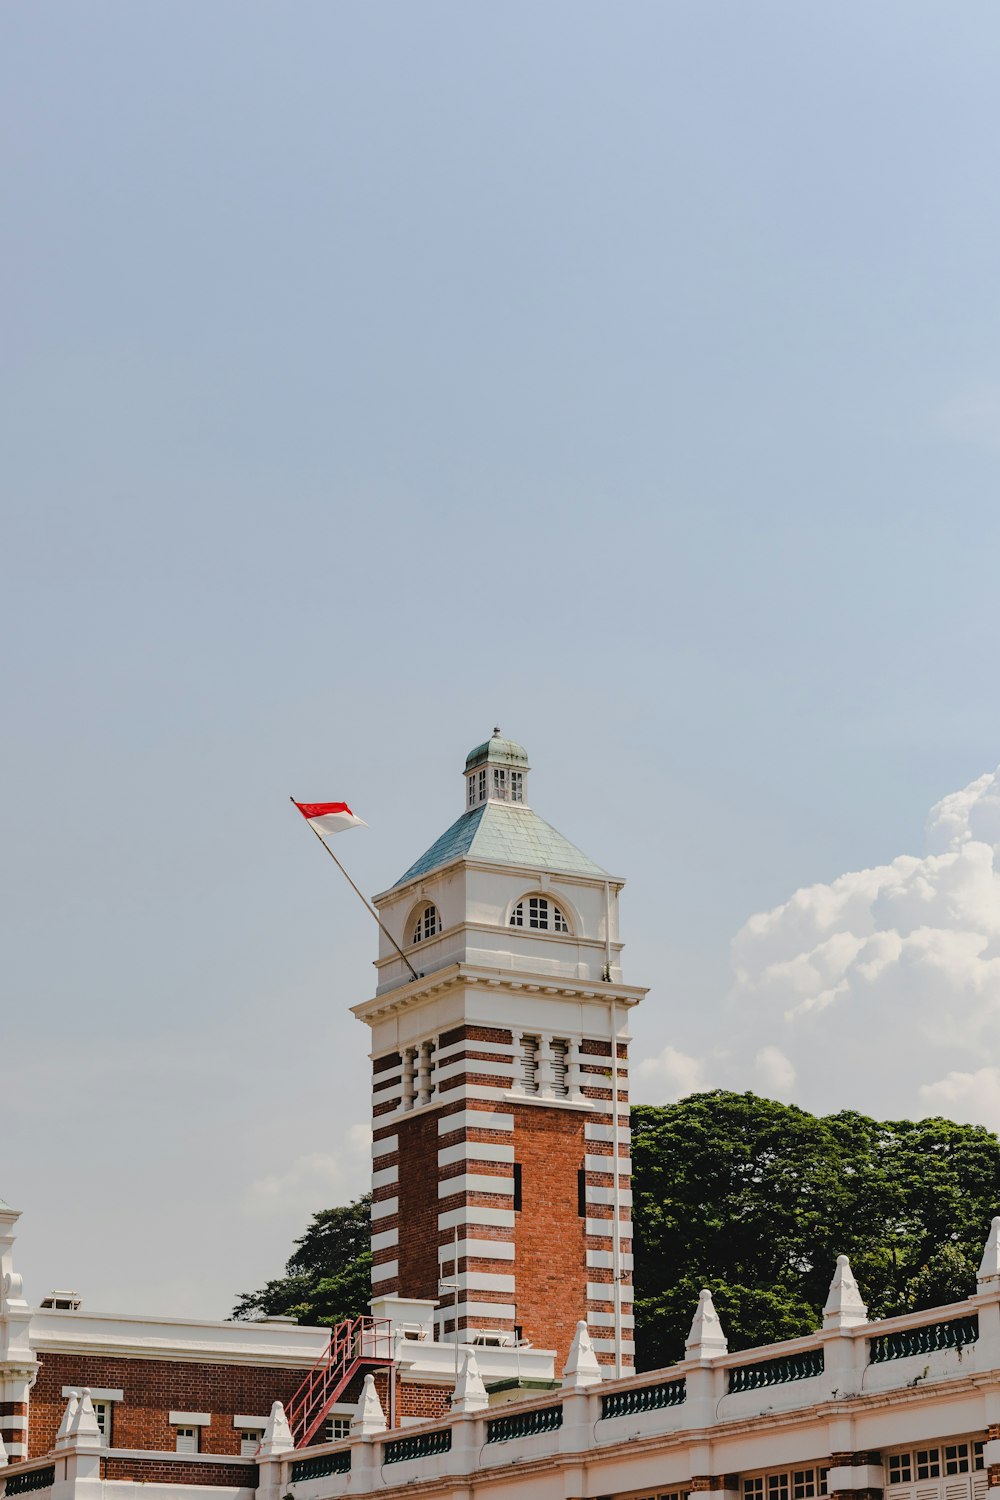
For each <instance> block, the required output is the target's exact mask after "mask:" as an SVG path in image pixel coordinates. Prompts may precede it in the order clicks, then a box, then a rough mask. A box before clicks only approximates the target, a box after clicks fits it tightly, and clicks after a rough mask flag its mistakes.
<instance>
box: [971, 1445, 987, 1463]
mask: <svg viewBox="0 0 1000 1500" xmlns="http://www.w3.org/2000/svg"><path fill="white" fill-rule="evenodd" d="M984 1447H985V1444H984V1443H973V1445H972V1467H973V1468H974V1469H985V1467H986V1461H985V1459H984V1458H983V1448H984Z"/></svg>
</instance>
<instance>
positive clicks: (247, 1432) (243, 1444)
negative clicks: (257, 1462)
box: [240, 1427, 260, 1458]
mask: <svg viewBox="0 0 1000 1500" xmlns="http://www.w3.org/2000/svg"><path fill="white" fill-rule="evenodd" d="M259 1444H260V1433H259V1432H257V1431H256V1429H253V1430H251V1429H250V1428H249V1427H248V1428H245V1429H244V1431H243V1432H241V1433H240V1458H253V1457H254V1456H255V1454H256V1452H257V1448H258V1445H259Z"/></svg>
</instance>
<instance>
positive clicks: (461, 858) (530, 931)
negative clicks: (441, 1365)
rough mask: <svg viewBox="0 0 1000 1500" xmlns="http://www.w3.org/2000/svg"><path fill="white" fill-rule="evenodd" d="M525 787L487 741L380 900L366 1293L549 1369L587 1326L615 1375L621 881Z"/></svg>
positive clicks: (624, 1295)
mask: <svg viewBox="0 0 1000 1500" xmlns="http://www.w3.org/2000/svg"><path fill="white" fill-rule="evenodd" d="M528 771H529V767H528V758H527V755H526V754H525V752H524V750H523V749H522V748H521V746H520V745H517V744H514V742H513V741H511V740H506V739H503V738H501V736H500V731H499V730H498V729H497V730H494V732H493V736H492V738H491V739H489V740H487V741H486V743H485V744H483V745H479V746H477V747H476V749H475V750H473V751H472V752H471V753H470V754H469V756H468V758H467V760H466V763H465V773H464V774H465V788H464V804H465V806H464V811H463V813H462V815H461V817H459V819H458V820H457V822H455V823H453V824H452V826H451V827H450V828H449V829H448V830H447V831H446V832H445V833H443V834H442V835H441V837H440V838H439V839H438V840H437V841H436V842H435V843H434V844H432V845H431V847H430V848H429V849H428V850H427V852H426V854H424V855H422V857H421V858H420V859H418V860H417V862H416V863H415V864H414V865H411V867H410V868H409V869H408V870H407V871H406V874H405V875H403V876H402V878H401V879H400V880H398V881H397V882H396V884H395V885H394V886H393V887H392V888H391V889H390V890H388V891H385V892H383V893H382V894H381V895H379V896H376V897H375V905H376V906H377V908H378V911H379V915H380V917H381V920H382V922H383V923H384V924H385V927H386V928H387V929H388V931H389V932H390V933H391V934H392V935H393V937H394V938H395V940H396V941H397V942H398V943H399V945H400V947H401V948H402V949H403V951H404V952H405V954H406V956H407V958H408V959H409V961H410V964H411V965H412V967H413V969H414V970H415V971H416V973H417V974H418V975H419V978H417V979H414V978H413V975H412V974H411V973H410V971H409V969H408V968H407V966H406V964H405V963H404V962H403V960H402V959H401V958H400V956H399V955H398V954H397V953H396V952H395V950H394V949H393V947H392V945H391V944H390V943H389V941H388V940H387V939H386V938H385V936H384V935H383V937H382V939H381V949H380V953H379V957H378V960H377V962H376V968H377V970H378V976H379V983H378V989H377V992H376V995H375V998H374V999H372V1000H368V1001H366V1002H365V1003H363V1004H362V1005H358V1006H356V1007H355V1008H354V1014H355V1015H356V1016H358V1017H359V1018H360V1019H361V1020H363V1021H365V1022H367V1024H368V1025H369V1026H370V1027H371V1030H372V1059H373V1070H374V1088H373V1096H372V1097H373V1117H374V1119H373V1125H374V1147H373V1154H374V1162H373V1177H372V1182H373V1190H374V1203H373V1208H372V1250H373V1259H374V1266H373V1270H372V1289H373V1293H374V1295H375V1296H376V1297H382V1296H386V1295H394V1296H401V1297H407V1298H426V1299H432V1300H435V1301H440V1302H441V1306H440V1307H439V1309H438V1311H437V1313H436V1315H435V1317H436V1323H437V1336H438V1337H442V1336H443V1337H445V1338H447V1337H453V1336H454V1326H455V1323H454V1318H455V1313H454V1306H453V1293H452V1292H450V1291H449V1292H442V1291H441V1290H440V1283H441V1281H442V1279H443V1280H445V1281H448V1282H449V1283H451V1284H452V1286H454V1285H455V1284H457V1286H458V1288H459V1291H458V1310H457V1318H458V1329H459V1334H460V1336H461V1335H463V1334H464V1335H465V1336H466V1337H467V1338H468V1339H470V1340H471V1339H473V1338H479V1339H481V1340H488V1341H490V1342H492V1341H497V1342H500V1343H503V1344H508V1343H511V1344H512V1343H514V1342H515V1341H516V1340H518V1339H521V1340H524V1341H528V1342H530V1343H532V1344H533V1345H534V1346H535V1347H536V1348H546V1349H554V1350H555V1351H556V1355H557V1359H558V1360H559V1361H560V1362H561V1361H562V1360H563V1359H564V1358H565V1356H566V1353H567V1351H568V1349H569V1345H570V1341H571V1339H572V1336H573V1331H574V1328H575V1325H576V1323H577V1321H578V1320H579V1319H581V1318H586V1320H587V1323H588V1325H589V1328H590V1332H591V1334H592V1336H593V1339H594V1345H595V1348H596V1349H597V1351H598V1357H599V1358H600V1360H601V1362H602V1364H604V1365H606V1366H607V1367H608V1374H609V1375H613V1374H614V1373H615V1369H616V1360H617V1363H618V1366H619V1368H620V1369H621V1370H622V1371H623V1372H628V1370H630V1369H631V1368H632V1362H633V1334H632V1326H633V1319H632V1284H631V1283H632V1274H631V1266H632V1256H631V1250H632V1231H631V1214H630V1203H631V1193H630V1191H629V1184H630V1176H629V1172H630V1162H629V1146H628V1141H629V1131H628V1123H629V1121H628V1058H627V1043H628V1029H627V1018H628V1010H629V1008H630V1007H631V1006H633V1005H637V1004H638V1003H639V1001H640V1000H641V998H642V996H643V995H644V994H645V993H646V991H645V990H644V989H638V988H636V987H635V986H632V985H625V984H623V983H622V981H621V970H620V967H619V962H620V954H621V946H622V945H621V943H620V942H619V941H618V896H619V893H620V891H621V888H622V885H623V882H622V881H621V880H618V879H615V878H614V877H612V876H610V875H608V874H607V873H606V871H604V870H602V869H601V868H600V866H598V865H596V864H595V863H594V862H593V860H591V859H588V858H587V856H586V855H585V854H582V853H581V852H580V850H579V849H577V848H575V847H574V845H572V844H571V843H569V841H568V840H567V839H565V838H563V836H562V835H561V834H560V833H557V832H556V830H555V829H554V828H552V827H551V826H550V825H549V824H548V823H546V822H544V821H543V820H542V819H541V818H540V817H538V815H537V814H536V813H535V812H533V811H532V809H531V808H530V806H529V804H528ZM613 1040H614V1042H615V1043H616V1047H615V1049H614V1051H613V1048H612V1042H613ZM616 1078H617V1097H618V1107H617V1111H616V1110H615V1106H614V1103H613V1097H614V1089H615V1079H616ZM616 1113H617V1121H616V1118H615V1117H616ZM616 1157H617V1171H616V1169H615V1168H616ZM456 1237H457V1255H458V1261H457V1265H456V1264H455V1245H456ZM616 1333H617V1337H616ZM616 1343H617V1350H616ZM557 1367H558V1366H557Z"/></svg>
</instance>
